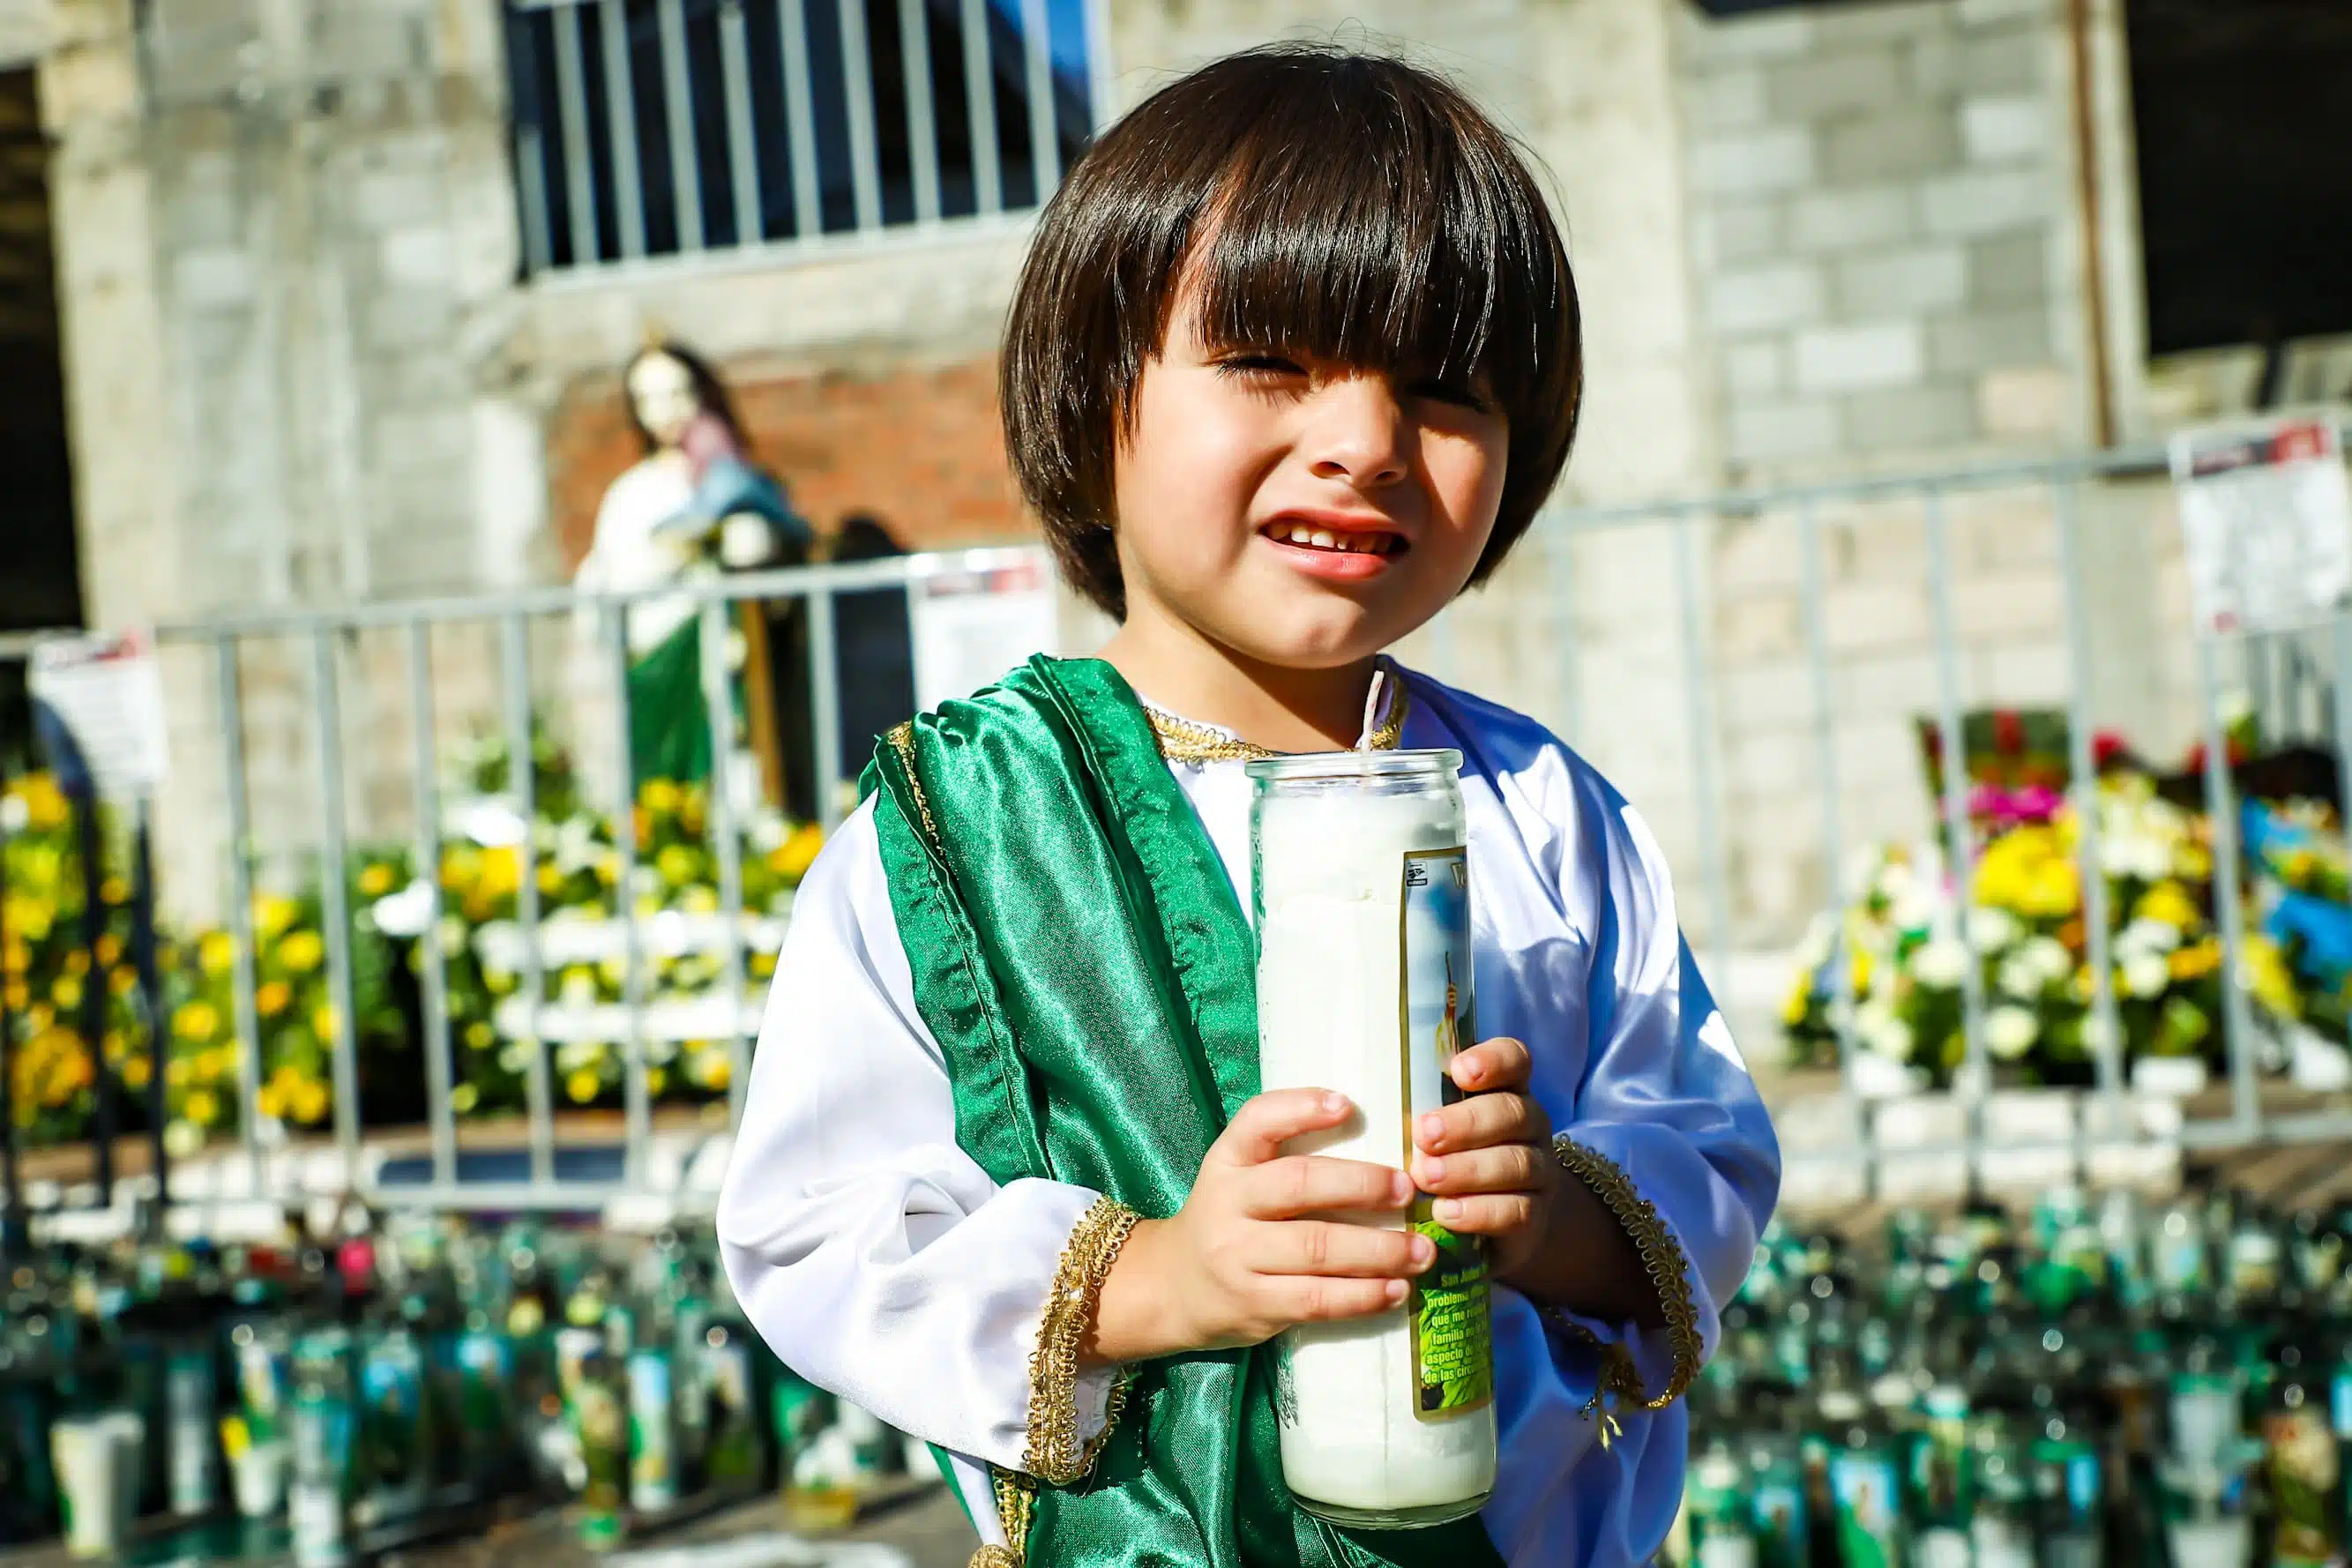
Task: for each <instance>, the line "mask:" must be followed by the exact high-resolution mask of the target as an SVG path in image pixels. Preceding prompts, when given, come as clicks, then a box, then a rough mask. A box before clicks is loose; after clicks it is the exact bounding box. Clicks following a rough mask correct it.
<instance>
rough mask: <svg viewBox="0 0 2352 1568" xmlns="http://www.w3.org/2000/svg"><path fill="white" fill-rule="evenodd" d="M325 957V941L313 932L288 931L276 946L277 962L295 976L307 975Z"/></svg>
mask: <svg viewBox="0 0 2352 1568" xmlns="http://www.w3.org/2000/svg"><path fill="white" fill-rule="evenodd" d="M326 955H327V939H326V938H324V937H322V936H320V934H319V933H318V932H317V931H289V932H288V933H287V935H286V940H285V941H284V942H279V943H278V962H279V963H283V964H285V965H286V967H287V968H289V969H290V970H292V971H293V972H294V973H297V974H308V973H310V971H312V970H314V969H316V968H318V967H319V961H320V959H322V958H324V957H325V956H326Z"/></svg>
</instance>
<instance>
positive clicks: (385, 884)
mask: <svg viewBox="0 0 2352 1568" xmlns="http://www.w3.org/2000/svg"><path fill="white" fill-rule="evenodd" d="M392 884H393V872H392V868H391V867H389V866H387V865H385V864H384V863H383V861H381V860H379V861H377V862H376V863H375V864H374V865H373V866H370V867H369V868H367V869H366V870H364V871H362V872H361V873H360V895H361V897H362V898H369V899H380V898H382V897H383V896H384V895H385V894H386V893H389V892H390V891H392Z"/></svg>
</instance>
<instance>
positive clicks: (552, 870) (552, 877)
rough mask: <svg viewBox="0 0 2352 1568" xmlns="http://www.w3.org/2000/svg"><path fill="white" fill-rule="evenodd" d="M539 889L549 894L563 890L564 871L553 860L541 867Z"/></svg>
mask: <svg viewBox="0 0 2352 1568" xmlns="http://www.w3.org/2000/svg"><path fill="white" fill-rule="evenodd" d="M539 890H540V891H541V892H542V893H549V894H553V893H560V892H562V891H563V873H562V871H561V870H559V869H558V868H556V865H555V862H554V861H552V860H551V861H549V862H548V863H547V864H545V865H543V866H541V868H539Z"/></svg>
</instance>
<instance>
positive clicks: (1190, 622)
mask: <svg viewBox="0 0 2352 1568" xmlns="http://www.w3.org/2000/svg"><path fill="white" fill-rule="evenodd" d="M1197 320H1198V315H1197V295H1196V293H1195V291H1194V290H1193V289H1190V288H1187V289H1185V290H1184V292H1183V293H1182V294H1181V295H1180V296H1179V297H1178V300H1177V302H1176V308H1175V310H1174V312H1173V320H1171V321H1170V323H1169V328H1168V338H1167V342H1166V343H1165V345H1164V346H1163V347H1162V349H1161V351H1160V355H1159V357H1157V358H1155V359H1153V360H1151V361H1150V362H1149V363H1146V365H1145V366H1144V370H1143V374H1142V378H1141V381H1140V383H1139V385H1138V386H1137V389H1136V396H1135V416H1134V425H1133V429H1132V431H1131V433H1130V435H1129V439H1128V440H1127V441H1125V442H1124V443H1123V444H1122V445H1121V447H1120V449H1119V452H1118V467H1117V474H1116V493H1117V501H1118V525H1117V526H1118V557H1119V568H1120V571H1121V573H1122V574H1123V575H1124V576H1125V578H1126V584H1127V606H1128V620H1129V624H1130V625H1132V624H1134V623H1135V622H1136V620H1137V619H1138V618H1139V617H1153V618H1157V619H1160V620H1164V621H1169V622H1172V623H1175V624H1177V625H1179V626H1183V627H1189V628H1190V629H1191V630H1192V631H1193V632H1195V633H1198V634H1200V635H1202V636H1203V637H1208V638H1209V639H1211V640H1212V641H1213V642H1214V643H1216V644H1218V645H1221V646H1222V647H1224V648H1226V649H1229V650H1230V651H1232V652H1233V653H1235V654H1238V655H1240V656H1242V657H1243V658H1246V659H1249V660H1251V661H1253V662H1258V663H1263V664H1267V665H1272V666H1276V667H1279V668H1335V667H1339V666H1342V665H1346V664H1350V663H1354V662H1357V661H1360V660H1362V659H1365V658H1370V657H1371V656H1372V655H1373V654H1376V653H1378V652H1380V651H1381V649H1382V648H1384V647H1388V646H1389V645H1391V643H1394V642H1396V641H1397V640H1398V639H1399V638H1402V637H1405V636H1406V635H1408V634H1409V633H1411V632H1412V631H1414V630H1415V629H1417V628H1419V627H1420V626H1423V625H1424V624H1426V623H1427V622H1428V621H1429V620H1430V619H1431V618H1432V617H1433V616H1436V614H1437V613H1438V611H1440V610H1441V609H1443V608H1444V606H1445V605H1446V604H1447V602H1448V601H1450V600H1451V599H1452V598H1453V597H1454V595H1456V594H1458V593H1460V592H1461V591H1462V588H1463V585H1464V584H1466V583H1467V582H1468V581H1469V580H1470V574H1471V572H1472V570H1473V569H1474V568H1475V566H1476V565H1477V563H1478V558H1479V556H1480V554H1481V553H1482V552H1484V551H1485V549H1486V538H1487V535H1488V534H1490V533H1491V532H1493V531H1494V527H1495V511H1496V507H1497V506H1498V505H1499V504H1500V502H1501V499H1502V492H1503V469H1504V462H1505V458H1506V454H1507V451H1508V437H1509V431H1508V426H1507V421H1506V420H1505V418H1504V416H1503V415H1502V414H1501V413H1500V412H1499V411H1497V410H1496V409H1495V408H1494V407H1493V405H1492V404H1491V402H1490V401H1489V400H1488V399H1487V398H1486V397H1485V396H1484V395H1482V391H1481V389H1478V388H1475V387H1474V386H1473V385H1470V384H1461V383H1456V384H1444V383H1440V382H1438V381H1436V380H1435V379H1433V378H1432V379H1426V380H1423V379H1415V378H1413V377H1411V376H1405V375H1400V376H1398V377H1395V378H1393V379H1392V378H1391V377H1390V376H1389V375H1387V374H1383V373H1381V372H1376V371H1367V370H1361V369H1359V368H1356V367H1354V366H1349V365H1345V364H1337V363H1318V362H1304V363H1303V362H1301V361H1300V360H1299V359H1297V358H1295V357H1284V356H1280V355H1276V354H1271V353H1266V352H1264V351H1262V350H1257V349H1254V348H1253V347H1251V346H1249V345H1245V344H1216V345H1206V344H1203V343H1202V342H1200V341H1199V337H1198V334H1197V328H1196V322H1197Z"/></svg>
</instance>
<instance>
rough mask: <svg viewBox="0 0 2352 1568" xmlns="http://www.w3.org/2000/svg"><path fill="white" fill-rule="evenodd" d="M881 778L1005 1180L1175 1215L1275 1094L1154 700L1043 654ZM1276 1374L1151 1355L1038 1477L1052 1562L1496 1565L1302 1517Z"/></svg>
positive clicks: (1450, 1531)
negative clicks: (1165, 756)
mask: <svg viewBox="0 0 2352 1568" xmlns="http://www.w3.org/2000/svg"><path fill="white" fill-rule="evenodd" d="M866 784H867V787H868V789H870V790H877V792H878V798H877V801H876V805H875V824H876V826H877V831H878V834H879V837H880V843H881V853H882V863H883V867H884V868H885V870H886V872H887V875H888V878H889V883H890V901H891V908H892V910H893V911H894V912H895V913H896V915H897V918H898V931H899V939H900V942H902V944H903V945H904V946H905V948H906V950H907V959H908V963H909V964H910V965H911V967H912V969H913V973H914V986H915V1003H916V1006H917V1008H918V1009H919V1011H920V1012H921V1014H922V1016H923V1021H924V1022H925V1023H926V1024H927V1025H929V1026H930V1030H931V1033H932V1034H933V1035H934V1036H935V1037H937V1038H938V1040H939V1042H940V1048H941V1049H942V1050H943V1051H944V1052H945V1053H946V1055H947V1059H948V1066H949V1069H950V1074H951V1075H952V1078H953V1080H954V1092H955V1112H956V1141H957V1142H958V1143H959V1144H961V1146H962V1148H963V1150H964V1152H966V1153H968V1154H970V1155H971V1157H972V1158H973V1159H974V1160H975V1161H976V1162H978V1163H979V1164H980V1165H981V1167H982V1169H984V1170H985V1171H987V1172H988V1173H989V1175H990V1176H992V1178H994V1179H995V1180H996V1182H997V1183H999V1184H1009V1183H1012V1182H1014V1181H1017V1180H1020V1179H1022V1178H1024V1177H1043V1178H1046V1179H1049V1180H1054V1181H1061V1182H1070V1183H1075V1184H1078V1185H1081V1186H1087V1187H1091V1188H1093V1189H1095V1190H1096V1191H1098V1192H1101V1193H1105V1194H1109V1195H1110V1196H1112V1197H1115V1198H1117V1199H1118V1200H1119V1201H1120V1202H1122V1203H1124V1204H1126V1205H1129V1206H1130V1207H1132V1208H1134V1209H1136V1210H1138V1211H1139V1212H1140V1213H1142V1214H1144V1215H1148V1216H1152V1217H1161V1218H1164V1217H1166V1216H1168V1215H1173V1214H1174V1213H1175V1212H1176V1211H1177V1210H1178V1209H1179V1208H1181V1206H1182V1205H1183V1202H1184V1198H1185V1196H1186V1194H1188V1193H1189V1192H1190V1191H1191V1190H1192V1178H1193V1176H1194V1175H1195V1174H1196V1173H1198V1172H1199V1170H1200V1165H1201V1159H1202V1156H1203V1155H1204V1154H1206V1153H1207V1152H1208V1149H1209V1145H1210V1144H1211V1142H1213V1141H1214V1140H1215V1138H1216V1136H1217V1134H1218V1132H1219V1131H1221V1130H1223V1127H1224V1125H1225V1122H1226V1120H1227V1119H1228V1118H1229V1117H1230V1116H1232V1115H1233V1113H1234V1110H1237V1109H1238V1108H1239V1107H1240V1106H1241V1104H1242V1102H1243V1101H1244V1100H1247V1099H1249V1098H1250V1097H1251V1096H1252V1095H1254V1094H1255V1093H1256V1092H1257V1088H1258V1068H1257V997H1256V973H1255V970H1256V956H1255V941H1254V939H1253V937H1252V934H1251V931H1250V927H1249V922H1248V920H1247V918H1246V917H1245V916H1244V914H1243V912H1242V909H1241V906H1240V903H1239V902H1238V900H1236V899H1235V898H1234V890H1233V888H1232V885H1231V883H1230V882H1229V881H1228V880H1227V879H1226V876H1225V872H1224V868H1223V864H1222V863H1221V862H1220V861H1219V859H1218V858H1217V853H1216V850H1215V847H1213V845H1212V844H1211V843H1210V841H1209V837H1208V835H1207V834H1206V833H1205V832H1204V831H1203V830H1202V827H1201V825H1200V821H1199V818H1198V817H1196V816H1194V815H1193V811H1192V803H1191V802H1190V801H1188V800H1187V799H1186V798H1185V796H1184V793H1183V791H1182V790H1181V788H1179V787H1178V785H1177V784H1176V782H1175V780H1174V778H1173V777H1172V776H1171V774H1170V773H1169V772H1168V768H1167V764H1166V763H1164V762H1162V761H1161V759H1160V748H1159V742H1158V741H1157V739H1156V738H1155V737H1154V736H1153V734H1152V731H1151V725H1150V720H1149V719H1148V718H1147V716H1146V715H1145V713H1144V711H1143V710H1142V707H1141V706H1140V705H1139V703H1138V702H1137V700H1136V699H1135V696H1134V693H1133V692H1131V691H1130V690H1129V689H1128V686H1127V683H1126V682H1125V681H1124V680H1122V679H1120V678H1119V676H1118V673H1117V672H1116V671H1115V670H1113V669H1112V668H1110V667H1109V666H1108V665H1107V664H1104V663H1101V662H1100V661H1098V660H1092V659H1076V660H1055V659H1046V658H1038V659H1034V660H1032V661H1031V662H1030V663H1029V664H1028V665H1026V666H1024V667H1023V668H1019V669H1016V670H1014V671H1013V673H1012V674H1011V675H1009V676H1007V677H1006V678H1005V679H1004V680H1003V682H1002V683H1001V684H1000V685H998V686H996V687H993V688H992V689H989V690H986V691H983V692H982V693H980V694H979V695H978V696H976V697H974V698H973V699H971V700H970V701H965V702H950V703H948V704H947V705H946V706H945V707H943V708H942V709H941V710H940V712H939V713H937V714H936V715H929V716H926V717H924V718H921V719H919V720H917V721H915V722H914V723H913V724H912V725H911V726H908V727H906V728H903V729H901V730H900V731H897V732H895V733H894V734H893V735H892V736H891V737H890V738H889V739H888V740H887V741H886V742H885V743H884V744H883V745H882V746H881V747H880V748H878V749H877V752H876V761H875V767H874V769H873V770H871V771H870V772H869V773H867V775H866ZM1272 1365H1273V1363H1272V1358H1271V1352H1270V1351H1268V1350H1258V1351H1229V1352H1214V1353H1211V1352H1201V1353H1195V1354H1191V1355H1181V1356H1173V1357H1169V1358H1166V1359H1163V1360H1160V1361H1156V1362H1152V1363H1147V1364H1145V1365H1144V1366H1143V1367H1141V1368H1140V1369H1139V1370H1138V1372H1137V1373H1136V1378H1135V1382H1134V1384H1133V1386H1132V1388H1131V1391H1130V1393H1129V1400H1128V1405H1127V1410H1126V1414H1125V1415H1124V1416H1123V1418H1122V1420H1121V1423H1120V1426H1119V1428H1118V1431H1117V1432H1116V1433H1115V1434H1114V1435H1113V1436H1112V1437H1111V1439H1110V1441H1109V1443H1108V1445H1107V1446H1106V1447H1105V1448H1104V1450H1103V1452H1102V1455H1101V1457H1100V1458H1099V1460H1098V1461H1097V1466H1096V1468H1095V1471H1094V1474H1093V1475H1092V1476H1091V1477H1090V1478H1088V1479H1086V1480H1083V1481H1080V1482H1077V1483H1076V1484H1075V1485H1073V1486H1070V1487H1066V1488H1053V1487H1043V1486H1041V1487H1040V1488H1039V1490H1038V1497H1037V1501H1036V1508H1035V1511H1034V1516H1033V1521H1032V1524H1031V1527H1030V1533H1029V1554H1028V1555H1029V1562H1030V1563H1031V1564H1033V1565H1034V1568H1079V1565H1085V1568H1114V1565H1116V1568H1147V1565H1149V1568H1383V1565H1389V1564H1393V1565H1396V1568H1423V1565H1426V1568H1441V1565H1442V1568H1478V1565H1480V1564H1490V1565H1496V1568H1499V1563H1500V1561H1501V1560H1500V1558H1499V1557H1497V1555H1496V1552H1495V1550H1494V1547H1493V1546H1492V1544H1491V1543H1490V1542H1488V1540H1487V1538H1486V1531H1485V1530H1484V1529H1483V1528H1482V1527H1481V1526H1480V1524H1479V1523H1478V1521H1476V1520H1475V1519H1470V1520H1465V1521H1459V1522H1457V1523H1455V1524H1453V1525H1447V1526H1442V1527H1438V1528H1435V1529H1430V1530H1418V1531H1355V1530H1339V1529H1337V1528H1335V1527H1333V1526H1331V1525H1329V1524H1327V1523H1325V1522H1324V1521H1320V1520H1318V1519H1316V1518H1315V1517H1314V1516H1312V1515H1310V1514H1308V1513H1307V1512H1305V1511H1304V1510H1301V1509H1299V1508H1298V1507H1297V1505H1296V1504H1295V1503H1294V1502H1293V1501H1292V1500H1291V1497H1290V1493H1289V1492H1288V1490H1287V1489H1286V1488H1285V1487H1284V1485H1283V1480H1282V1461H1281V1457H1280V1453H1279V1450H1278V1447H1277V1436H1276V1425H1275V1415H1274V1404H1273V1399H1272V1396H1271V1379H1272Z"/></svg>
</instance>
